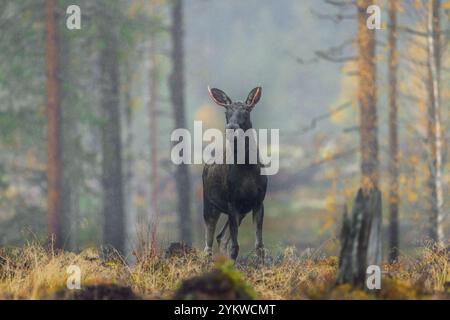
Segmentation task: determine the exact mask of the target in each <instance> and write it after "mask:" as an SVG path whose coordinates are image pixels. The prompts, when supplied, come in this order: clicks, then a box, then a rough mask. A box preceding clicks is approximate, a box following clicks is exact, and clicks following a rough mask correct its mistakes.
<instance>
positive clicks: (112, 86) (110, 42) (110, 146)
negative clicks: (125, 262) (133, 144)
mask: <svg viewBox="0 0 450 320" xmlns="http://www.w3.org/2000/svg"><path fill="white" fill-rule="evenodd" d="M108 3H109V2H108ZM116 5H117V3H116V2H114V3H113V4H112V8H111V9H108V10H111V13H112V14H111V15H112V16H113V17H115V16H116V14H115V13H116V10H117V8H116ZM110 6H111V5H110ZM106 7H108V6H106ZM108 18H110V16H108V17H106V16H104V17H102V18H101V20H102V21H101V22H100V28H99V32H100V37H101V41H102V42H103V43H102V51H101V54H100V72H101V79H102V80H101V81H102V82H101V108H102V115H103V121H104V123H103V126H102V185H103V244H104V245H105V246H106V247H110V246H111V247H113V248H115V249H116V250H117V251H118V252H119V253H122V254H123V253H124V250H125V215H124V203H123V190H122V188H123V185H122V143H121V123H120V110H119V103H120V101H119V59H118V40H117V37H118V30H117V26H115V25H114V23H111V21H110V20H109V19H108Z"/></svg>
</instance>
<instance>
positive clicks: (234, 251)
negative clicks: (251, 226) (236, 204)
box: [228, 206, 239, 261]
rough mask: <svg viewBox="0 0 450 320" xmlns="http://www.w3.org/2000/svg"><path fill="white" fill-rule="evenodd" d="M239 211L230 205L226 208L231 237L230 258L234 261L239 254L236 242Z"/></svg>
mask: <svg viewBox="0 0 450 320" xmlns="http://www.w3.org/2000/svg"><path fill="white" fill-rule="evenodd" d="M238 217H239V213H238V211H237V210H235V209H234V208H233V207H232V206H230V208H229V210H228V224H229V228H230V238H231V250H230V258H231V259H233V260H235V261H236V258H237V256H238V254H239V243H238V226H239V222H238V219H239V218H238Z"/></svg>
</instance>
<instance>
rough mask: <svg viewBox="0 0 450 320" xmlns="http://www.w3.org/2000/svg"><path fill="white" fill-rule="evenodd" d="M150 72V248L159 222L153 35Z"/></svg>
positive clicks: (153, 244)
mask: <svg viewBox="0 0 450 320" xmlns="http://www.w3.org/2000/svg"><path fill="white" fill-rule="evenodd" d="M149 54H150V74H149V79H150V83H149V92H150V95H149V101H148V119H149V124H148V126H149V133H150V170H151V183H150V188H151V208H152V210H151V213H152V217H153V219H152V226H151V237H152V239H151V248H152V250H154V249H155V248H156V232H157V229H158V222H159V203H158V185H159V179H158V128H157V121H156V98H157V81H158V67H157V61H156V50H155V37H151V39H150V52H149Z"/></svg>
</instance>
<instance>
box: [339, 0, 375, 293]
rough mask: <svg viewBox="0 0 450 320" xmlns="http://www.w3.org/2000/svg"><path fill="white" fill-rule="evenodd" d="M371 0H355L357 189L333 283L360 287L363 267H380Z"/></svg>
mask: <svg viewBox="0 0 450 320" xmlns="http://www.w3.org/2000/svg"><path fill="white" fill-rule="evenodd" d="M372 4H373V1H372V0H357V2H356V7H357V11H358V39H357V44H358V71H359V88H358V100H359V105H360V152H361V188H360V190H359V191H358V194H357V196H356V199H355V203H354V207H353V216H352V221H351V222H350V220H348V219H344V224H343V229H342V235H341V245H342V248H341V255H340V261H339V271H338V277H337V283H345V282H346V283H351V284H353V285H356V286H359V287H363V286H364V284H365V274H366V268H367V267H368V266H369V265H377V266H379V265H380V264H381V192H380V191H379V189H378V180H379V164H378V138H377V131H378V130H377V109H376V94H377V91H376V62H375V30H370V29H369V28H367V24H366V21H367V18H368V15H367V8H368V7H369V6H370V5H372Z"/></svg>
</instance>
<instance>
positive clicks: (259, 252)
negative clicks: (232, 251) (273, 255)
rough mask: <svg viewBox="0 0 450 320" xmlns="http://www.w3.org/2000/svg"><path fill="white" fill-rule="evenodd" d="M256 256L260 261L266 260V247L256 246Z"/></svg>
mask: <svg viewBox="0 0 450 320" xmlns="http://www.w3.org/2000/svg"><path fill="white" fill-rule="evenodd" d="M256 256H257V257H258V259H259V261H260V262H264V247H263V246H261V247H257V248H256Z"/></svg>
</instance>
